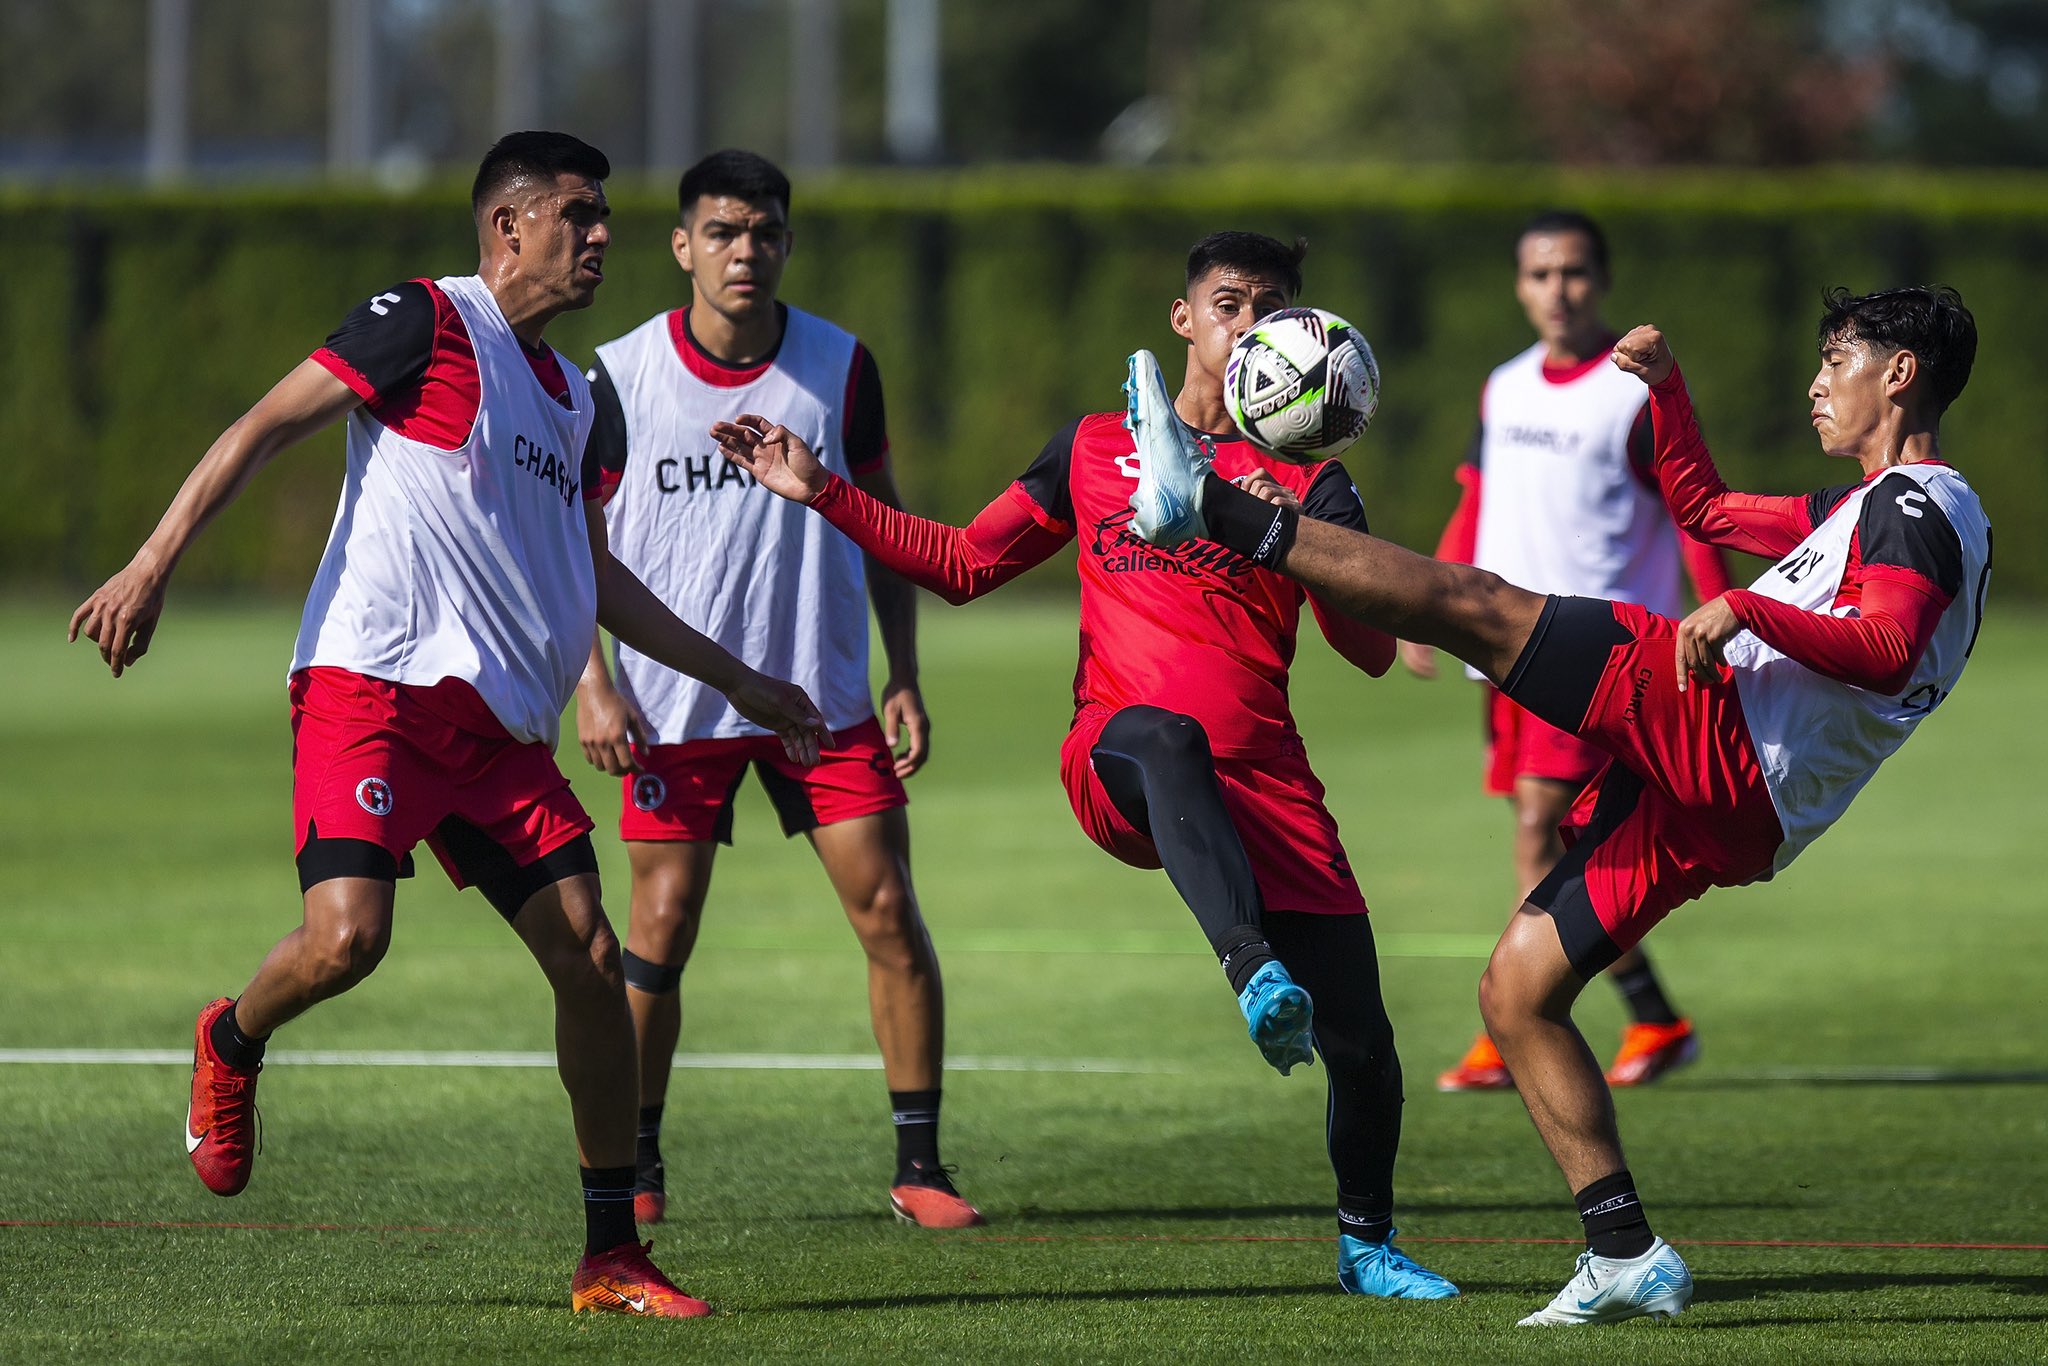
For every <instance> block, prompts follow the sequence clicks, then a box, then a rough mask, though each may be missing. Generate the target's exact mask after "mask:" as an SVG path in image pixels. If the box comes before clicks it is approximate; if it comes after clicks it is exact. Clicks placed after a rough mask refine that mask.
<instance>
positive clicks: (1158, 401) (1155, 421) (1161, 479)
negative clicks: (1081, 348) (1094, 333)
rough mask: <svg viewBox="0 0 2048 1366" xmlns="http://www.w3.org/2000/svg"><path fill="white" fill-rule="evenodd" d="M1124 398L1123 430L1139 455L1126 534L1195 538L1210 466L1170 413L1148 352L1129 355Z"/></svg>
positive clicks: (1202, 528) (1170, 541) (1154, 539)
mask: <svg viewBox="0 0 2048 1366" xmlns="http://www.w3.org/2000/svg"><path fill="white" fill-rule="evenodd" d="M1124 398H1125V404H1124V426H1125V427H1126V428H1128V429H1129V430H1130V433H1131V439H1132V440H1133V441H1135V442H1136V443H1137V454H1138V491H1137V492H1136V493H1134V494H1132V495H1131V531H1132V532H1133V533H1135V534H1136V535H1138V536H1140V537H1143V538H1144V539H1145V540H1147V541H1150V542H1151V543H1152V544H1153V545H1163V546H1175V545H1179V544H1180V543H1181V542H1182V541H1191V540H1195V539H1196V538H1198V537H1200V536H1202V535H1203V534H1205V533H1206V532H1207V531H1208V527H1207V526H1206V525H1205V524H1204V523H1203V521H1202V506H1201V487H1202V476H1203V475H1205V474H1207V473H1208V472H1209V467H1210V466H1211V465H1212V464H1214V463H1215V462H1214V461H1213V460H1211V459H1210V458H1209V457H1208V455H1207V454H1205V453H1204V452H1203V450H1202V447H1201V445H1200V443H1199V442H1197V441H1196V440H1195V437H1194V434H1193V433H1191V432H1190V431H1189V430H1188V429H1187V426H1186V424H1184V423H1183V422H1182V421H1181V420H1180V418H1179V416H1178V415H1176V414H1175V413H1174V411H1173V399H1172V397H1171V396H1170V395H1169V394H1168V393H1167V392H1166V376H1164V375H1162V374H1160V373H1159V361H1158V359H1157V358H1156V357H1155V356H1153V354H1152V353H1151V352H1150V351H1134V352H1132V353H1131V377H1130V378H1129V379H1128V380H1126V381H1124Z"/></svg>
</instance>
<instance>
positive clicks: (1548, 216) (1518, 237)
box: [1515, 209, 1612, 276]
mask: <svg viewBox="0 0 2048 1366" xmlns="http://www.w3.org/2000/svg"><path fill="white" fill-rule="evenodd" d="M1539 232H1540V233H1560V232H1577V233H1584V234H1585V237H1586V240H1587V241H1588V242H1590V243H1592V245H1593V264H1594V265H1596V266H1598V267H1599V268H1600V274H1601V275H1602V276H1611V275H1612V272H1611V271H1610V270H1609V269H1608V265H1607V234H1606V233H1604V232H1602V231H1600V225H1599V224H1598V223H1595V222H1594V221H1593V220H1592V219H1591V218H1588V217H1587V216H1586V215H1585V214H1583V213H1580V212H1579V211H1578V210H1577V209H1545V210H1544V211H1543V212H1542V213H1539V214H1537V215H1536V216H1535V217H1534V218H1532V219H1530V220H1529V221H1528V222H1526V223H1524V224H1522V230H1521V231H1520V232H1518V233H1516V234H1515V265H1516V267H1517V268H1518V269H1519V268H1520V266H1521V264H1522V242H1523V240H1524V239H1525V238H1527V237H1529V236H1530V235H1531V234H1532V233H1539Z"/></svg>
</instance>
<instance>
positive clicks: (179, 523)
mask: <svg viewBox="0 0 2048 1366" xmlns="http://www.w3.org/2000/svg"><path fill="white" fill-rule="evenodd" d="M609 174H610V165H609V163H608V162H607V161H606V160H605V157H604V154H603V153H601V152H599V151H598V150H597V149H596V148H594V147H591V146H589V145H588V144H587V143H584V142H581V141H578V140H577V139H575V138H573V137H570V136H568V135H567V134H565V133H546V132H529V133H513V134H510V135H508V136H506V137H504V138H502V139H500V140H499V142H498V143H497V144H496V145H495V146H494V147H492V148H491V150H490V152H489V153H488V154H487V155H486V156H485V157H484V160H483V163H482V165H481V166H480V167H479V168H478V170H477V175H476V182H475V185H474V188H473V190H472V192H471V204H472V208H473V211H474V217H475V221H476V230H477V238H478V247H479V255H480V256H481V262H480V264H479V266H478V270H477V274H476V275H473V276H468V277H463V278H456V277H448V278H445V279H441V280H437V281H427V280H411V281H407V282H406V283H404V284H401V285H396V286H394V287H392V288H391V289H388V290H386V291H384V292H383V293H381V294H378V295H376V296H375V297H373V298H371V299H370V300H369V301H367V302H366V303H364V304H362V305H361V306H359V307H358V308H356V309H355V310H354V311H353V312H352V313H350V314H349V316H348V317H347V318H346V319H345V320H344V321H343V322H342V325H341V327H340V328H339V329H338V330H336V331H335V333H334V334H333V335H332V336H330V337H329V338H328V339H327V343H326V345H324V346H322V347H321V348H320V349H319V350H318V351H316V352H314V353H313V355H312V357H311V358H309V359H308V360H306V361H303V362H302V363H300V364H299V366H298V367H297V368H296V369H294V370H293V371H292V372H291V373H290V374H288V375H286V376H285V377H284V379H283V380H281V381H280V382H279V383H278V384H277V385H276V387H274V388H273V389H272V390H271V391H270V392H269V393H268V394H267V395H265V396H264V397H263V399H262V400H261V401H259V402H258V403H257V404H256V406H255V407H254V408H252V409H250V410H249V412H248V413H247V414H246V415H245V416H244V417H243V418H242V419H241V420H240V421H238V422H237V423H235V425H234V426H232V427H230V428H229V429H228V431H227V432H226V433H225V434H223V435H222V436H221V438H220V439H219V440H218V441H216V442H215V443H214V445H213V447H212V449H210V450H209V451H208V452H207V453H206V455H205V456H204V457H203V458H202V459H201V460H200V462H199V464H198V466H197V467H196V468H195V469H194V470H193V471H192V473H191V475H190V476H188V477H187V479H186V480H185V483H184V485H183V487H181V488H180V489H179V491H178V494H177V496H176V498H175V499H174V500H173V501H172V503H171V506H170V509H169V510H168V511H167V512H166V513H165V514H164V517H163V520H162V521H161V522H160V523H158V525H157V529H156V531H155V532H154V533H153V534H152V535H151V536H150V538H149V540H148V541H147V542H146V543H145V544H144V545H143V547H142V549H141V550H140V551H138V552H137V554H136V556H135V558H134V560H133V561H132V562H131V563H130V564H129V565H128V567H127V568H126V569H124V570H122V571H121V572H120V573H119V574H117V575H115V576H114V577H113V578H112V579H110V580H108V581H107V583H106V584H105V585H104V586H102V587H101V588H100V589H99V591H97V592H96V593H94V594H93V595H92V596H91V597H90V598H88V599H87V600H86V601H85V602H84V603H83V604H82V605H81V606H80V607H79V608H78V610H77V611H76V612H75V613H73V615H72V619H71V637H72V639H74V640H75V639H76V638H77V636H78V633H79V632H80V631H81V630H83V631H84V633H85V634H86V635H87V636H88V637H90V638H91V639H92V640H94V641H96V642H98V644H99V647H100V654H101V657H102V658H104V659H105V660H106V661H107V662H108V664H109V665H110V666H111V667H112V668H113V671H114V673H115V674H116V675H117V676H118V675H119V674H120V673H121V671H122V669H123V668H124V667H125V666H126V665H128V664H131V663H133V662H134V661H135V660H136V659H138V658H139V657H140V656H141V655H142V653H143V652H144V650H145V649H147V647H148V645H149V643H150V638H151V636H152V635H153V634H154V633H155V630H156V625H157V620H158V618H159V617H160V615H161V614H162V611H163V603H164V591H165V589H166V587H167V586H168V582H169V578H170V574H171V571H172V569H173V568H174V567H175V566H176V564H177V562H178V559H179V557H180V556H181V555H182V554H183V553H184V552H185V550H186V549H187V548H188V547H189V546H190V544H191V543H192V541H193V539H194V538H195V537H196V536H197V535H198V533H199V532H200V530H201V529H202V528H204V527H205V525H206V524H207V523H208V522H209V521H211V520H212V519H213V517H214V516H215V515H216V514H218V513H219V512H220V511H221V510H222V509H224V508H226V507H227V506H228V504H229V503H231V502H232V501H233V500H234V498H235V496H236V495H237V494H238V493H240V492H241V490H242V489H243V488H244V487H245V486H246V485H247V484H248V481H249V480H250V479H251V478H252V477H253V476H254V475H255V473H256V472H257V471H258V470H259V469H261V468H262V467H263V465H265V464H266V463H267V462H268V461H269V460H270V459H271V458H272V457H274V456H275V455H277V454H278V453H279V452H280V451H282V450H283V449H284V448H285V447H287V446H289V445H291V444H293V443H295V442H297V441H301V440H304V439H305V438H306V437H309V436H311V435H313V434H314V433H315V432H318V431H320V430H321V429H323V428H325V427H327V426H329V425H330V424H332V423H333V422H335V421H336V420H337V419H341V418H344V417H345V418H346V419H347V421H348V446H347V450H348V471H347V479H346V482H345V483H344V485H343V488H342V499H341V510H340V513H339V515H338V516H337V517H336V519H335V522H334V529H333V532H332V534H331V535H330V537H329V540H328V543H327V550H326V554H325V555H324V556H323V557H322V559H321V562H320V568H319V571H318V573H317V574H316V576H315V578H314V581H313V589H312V592H311V594H310V595H309V596H308V598H307V600H306V610H305V616H304V619H303V622H302V624H301V626H300V629H299V639H298V645H297V647H296V649H295V651H294V654H293V660H292V672H291V702H292V770H293V772H292V813H293V814H292V819H293V826H294V829H295V831H296V839H297V851H298V859H297V861H298V869H299V885H300V889H301V891H302V892H303V894H304V920H303V922H302V923H301V924H300V926H299V928H298V929H296V930H294V931H292V932H291V933H290V934H288V935H286V936H285V937H284V938H283V939H282V940H280V941H278V943H277V945H276V947H274V948H273V949H271V951H270V954H269V956H268V957H266V958H265V959H264V960H263V963H262V966H260V967H259V968H258V969H257V970H256V975H255V976H254V977H253V978H251V979H250V981H249V984H248V986H246V987H245V988H243V990H242V994H241V996H240V997H238V998H235V999H228V998H225V997H223V998H222V999H220V1000H217V1001H214V1002H212V1003H211V1004H210V1005H208V1006H207V1007H206V1008H205V1009H204V1010H202V1011H201V1012H200V1015H199V1020H198V1025H197V1029H196V1031H195V1035H196V1037H195V1040H194V1046H193V1063H192V1099H191V1109H190V1110H189V1111H188V1112H187V1118H186V1137H185V1148H186V1152H187V1153H188V1154H189V1155H190V1157H191V1160H192V1165H193V1166H194V1168H195V1169H197V1171H198V1173H199V1177H200V1179H201V1180H202V1181H203V1182H205V1184H206V1186H207V1188H208V1189H210V1190H212V1191H213V1192H215V1193H216V1194H219V1195H236V1194H239V1193H240V1192H241V1191H242V1189H243V1188H244V1187H245V1186H246V1185H247V1184H248V1182H249V1174H250V1170H251V1168H252V1166H253V1165H254V1162H255V1158H256V1150H257V1139H258V1132H259V1131H258V1128H257V1119H256V1079H257V1074H258V1073H259V1071H260V1070H261V1068H262V1064H263V1052H264V1046H265V1043H266V1041H267V1040H268V1039H269V1037H270V1035H271V1032H272V1031H273V1030H275V1029H276V1028H278V1026H280V1025H282V1024H284V1023H285V1022H286V1021H288V1020H291V1019H293V1018H295V1017H296V1016H298V1015H299V1014H301V1013H303V1012H304V1011H306V1010H307V1009H309V1008H310V1007H312V1006H314V1005H317V1004H318V1003H319V1002H321V1001H324V1000H326V999H328V998H330V997H333V996H337V995H340V994H341V993H342V992H345V991H347V990H348V989H349V988H351V987H353V986H355V985H356V984H357V983H358V982H361V981H362V980H363V979H364V978H366V977H368V976H369V975H370V973H371V972H372V971H373V970H374V969H375V968H376V966H377V964H378V963H379V962H380V961H381V960H382V959H383V957H384V951H385V949H386V948H387V947H388V946H389V944H390V942H391V921H392V908H393V903H394V900H395V894H396V890H397V880H398V879H399V878H401V877H406V876H409V875H410V873H411V867H412V855H411V850H412V848H413V846H414V845H415V844H417V843H419V842H420V841H421V840H422V839H424V840H425V841H426V842H427V845H428V847H429V848H431V849H432V850H433V851H434V854H435V856H436V857H437V858H439V859H440V861H441V864H442V866H443V867H444V868H445V869H446V870H447V873H448V876H449V878H450V879H451V880H452V881H453V882H454V883H455V885H456V886H458V887H462V886H471V885H473V886H475V887H476V888H477V889H478V890H479V891H481V892H482V893H483V894H484V897H485V899H487V900H488V901H489V902H490V903H491V905H492V906H494V907H495V908H496V909H497V910H498V912H499V914H501V915H502V916H504V917H505V920H506V921H507V923H509V924H510V925H511V927H512V929H513V931H514V932H515V933H517V934H518V935H519V937H520V939H521V940H522V941H523V942H524V943H525V944H526V946H527V948H528V949H529V950H530V951H531V952H532V953H533V956H534V958H535V959H536V960H537V961H538V962H539V964H540V967H541V971H542V972H543V973H544V974H545V975H546V976H547V979H548V984H549V986H550V987H551V988H552V989H553V992H554V1000H555V1049H556V1055H557V1060H558V1066H559V1068H560V1071H561V1077H562V1084H563V1086H564V1088H565V1089H566V1090H567V1091H568V1093H569V1104H570V1109H571V1110H572V1112H573V1113H574V1117H575V1129H576V1144H577V1148H578V1151H579V1156H580V1158H581V1161H582V1177H583V1199H584V1214H585V1226H586V1230H585V1234H586V1236H585V1245H584V1255H583V1258H582V1260H581V1261H580V1262H579V1263H578V1265H577V1267H576V1271H575V1274H574V1276H573V1278H572V1279H571V1283H570V1304H571V1306H572V1308H574V1309H575V1310H577V1311H581V1310H585V1309H591V1310H613V1311H619V1312H624V1313H633V1314H644V1315H652V1316H657V1317H664V1318H694V1317H698V1316H701V1315H704V1314H707V1313H709V1312H710V1306H708V1305H706V1304H705V1303H704V1302H703V1301H701V1300H697V1299H693V1298H691V1297H690V1296H688V1295H685V1294H683V1293H682V1292H681V1291H679V1290H677V1289H676V1287H675V1286H674V1285H673V1284H672V1283H671V1282H670V1281H669V1280H668V1278H667V1277H665V1276H663V1275H662V1273H661V1272H660V1271H658V1270H656V1269H655V1267H654V1265H653V1263H651V1262H650V1261H649V1260H648V1259H647V1254H646V1249H645V1248H643V1247H642V1245H641V1244H640V1243H639V1242H638V1241H637V1240H636V1239H635V1237H634V1231H633V1206H632V1184H633V1168H632V1153H633V1096H634V1094H635V1090H634V1085H633V1068H632V1056H631V1052H630V1049H631V1045H632V1024H631V1020H630V1018H629V1016H628V1015H627V1012H626V998H625V990H624V983H623V981H622V980H621V977H620V972H619V959H618V941H617V939H616V938H614V936H613V934H612V929H611V925H610V923H609V922H608V921H607V920H606V918H605V914H604V907H603V906H602V905H601V904H600V902H599V896H598V876H597V859H596V855H595V853H594V852H593V851H592V849H591V846H590V834H589V832H590V818H589V817H588V816H587V815H586V814H584V811H583V808H582V806H581V804H579V803H578V802H577V800H576V798H575V796H574V795H573V794H572V793H571V792H570V790H569V784H568V780H567V779H565V778H564V777H563V776H562V773H561V770H560V769H558V768H557V767H556V766H555V761H554V753H553V751H554V743H555V736H556V731H557V729H558V727H559V725H560V717H561V713H562V708H563V707H564V706H565V705H566V704H567V703H568V701H569V696H570V693H571V691H572V690H573V688H574V687H575V683H576V676H577V673H578V672H579V671H580V670H581V668H582V666H583V645H584V642H585V641H587V640H588V639H590V637H591V635H592V633H593V632H594V631H595V630H596V627H597V622H598V621H599V620H602V621H603V622H604V624H605V625H606V626H608V627H610V628H611V629H612V630H614V631H616V632H618V633H619V634H620V635H622V636H625V637H627V638H629V639H632V640H635V641H638V642H639V643H640V645H641V647H642V648H643V649H646V650H647V651H648V652H649V653H651V654H653V655H655V656H656V657H658V658H660V659H663V660H665V661H667V662H668V663H669V664H670V665H672V666H673V667H675V668H678V669H683V670H687V671H688V672H690V673H691V674H693V675H695V676H697V677H700V678H703V679H706V680H707V681H711V682H712V683H713V684H714V685H715V686H718V687H721V688H722V689H724V690H725V694H726V696H727V697H729V698H730V699H731V700H732V702H733V703H734V705H736V706H738V707H739V708H740V709H741V710H742V711H743V712H744V713H745V714H747V715H748V716H751V717H753V718H755V719H756V720H757V721H759V722H761V723H762V724H763V725H764V726H766V727H768V728H769V729H771V730H772V731H774V732H776V733H777V734H779V735H780V736H781V737H782V742H783V743H785V744H786V745H787V746H788V749H789V752H790V753H791V754H792V755H793V756H795V757H799V758H811V757H813V756H814V755H815V754H816V750H817V743H818V739H819V736H820V734H821V732H822V730H823V726H822V724H821V722H820V721H819V718H818V714H817V711H816V709H815V708H814V707H812V706H811V703H810V700H809V699H808V698H807V697H805V696H804V694H803V692H802V691H801V690H800V689H797V688H795V687H792V686H791V685H789V684H787V683H781V682H777V681H775V680H771V679H767V678H763V677H762V676H761V675H759V674H757V673H755V672H754V671H753V670H751V669H749V668H747V667H746V666H745V665H744V664H742V663H740V662H739V660H737V659H736V658H734V657H733V656H732V655H730V654H728V653H727V652H726V651H725V650H723V649H721V648H720V647H719V646H718V645H716V644H715V643H713V642H712V641H710V640H707V639H706V638H705V637H703V636H702V635H700V634H698V633H697V632H696V631H694V630H692V629H690V628H689V627H687V626H685V625H684V624H683V623H682V622H680V621H678V620H676V618H675V617H674V616H673V615H672V614H671V613H670V612H669V611H668V610H667V609H665V608H664V607H662V606H661V604H660V603H659V602H657V601H655V599H654V598H653V596H652V595H650V594H649V593H648V591H647V590H646V589H645V588H644V587H643V586H641V584H640V583H639V581H638V580H636V579H634V578H633V577H632V575H631V574H629V573H628V572H626V571H625V570H624V569H623V568H622V567H621V566H620V564H619V563H618V561H617V560H615V559H613V558H612V556H611V555H610V554H609V552H608V551H607V550H606V549H605V541H604V523H603V521H602V519H601V518H600V517H599V515H598V512H597V505H596V504H595V502H593V501H591V498H592V496H593V494H594V491H593V490H590V489H588V488H585V487H583V486H582V481H581V479H580V478H579V475H578V471H579V470H580V468H581V465H580V458H579V457H580V452H581V451H582V449H583V445H584V441H585V438H586V435H587V434H588V432H589V429H590V411H591V405H590V395H589V391H588V389H587V388H586V387H585V385H584V380H583V377H582V376H581V375H580V374H578V373H577V372H576V370H575V368H574V367H573V366H569V365H567V364H565V363H564V362H563V360H562V358H561V356H560V354H559V353H557V352H556V351H555V350H553V349H552V348H551V347H549V346H548V345H546V344H545V343H544V342H543V341H542V340H541V333H542V330H543V329H544V328H545V327H546V326H547V324H548V323H549V322H550V321H552V320H553V319H554V318H555V317H557V316H558V315H560V314H562V313H564V312H567V311H568V310H570V309H577V308H585V307H588V306H589V304H590V301H591V299H592V297H593V296H594V295H595V294H596V292H597V287H598V285H599V284H600V283H601V282H602V281H603V279H604V253H605V248H606V246H607V245H608V244H609V242H610V233H609V231H608V230H607V228H606V226H605V221H604V220H605V216H606V215H607V214H608V213H609V212H610V209H609V207H608V205H607V204H606V202H605V195H604V185H603V181H604V178H605V177H606V176H607V175H609ZM494 472H495V473H496V474H497V477H492V475H493V473H494Z"/></svg>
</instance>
